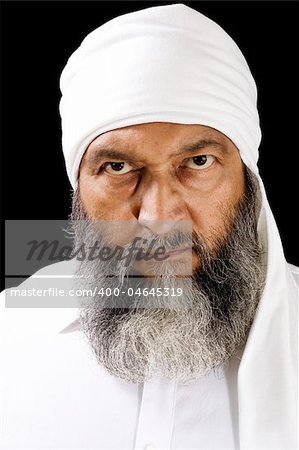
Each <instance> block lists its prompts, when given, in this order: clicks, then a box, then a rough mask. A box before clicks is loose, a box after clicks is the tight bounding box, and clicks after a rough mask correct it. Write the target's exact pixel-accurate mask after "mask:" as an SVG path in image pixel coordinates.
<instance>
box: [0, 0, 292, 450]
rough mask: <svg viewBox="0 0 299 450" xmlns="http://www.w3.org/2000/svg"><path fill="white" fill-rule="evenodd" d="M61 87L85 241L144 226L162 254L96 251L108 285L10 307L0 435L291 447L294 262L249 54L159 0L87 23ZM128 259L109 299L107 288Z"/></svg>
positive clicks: (60, 268) (63, 441)
mask: <svg viewBox="0 0 299 450" xmlns="http://www.w3.org/2000/svg"><path fill="white" fill-rule="evenodd" d="M61 91H62V99H61V104H60V112H61V116H62V129H63V150H64V154H65V160H66V167H67V171H68V175H69V178H70V181H71V183H72V185H73V188H74V197H73V210H72V223H73V231H74V236H75V247H77V248H80V246H81V244H82V243H86V242H87V243H89V244H91V243H92V242H95V241H98V240H99V239H102V241H101V242H102V243H106V244H107V243H108V244H111V243H113V244H115V245H116V244H118V243H121V242H122V243H123V241H124V236H126V239H127V240H126V243H128V242H129V238H128V236H130V239H131V240H132V237H133V236H135V235H139V232H140V235H141V236H142V237H143V238H145V237H146V238H147V239H145V240H144V241H143V242H145V243H148V242H150V241H151V240H152V239H155V240H156V241H155V242H156V243H157V245H159V246H160V248H163V249H164V253H163V255H164V257H165V258H164V259H163V258H162V259H163V260H162V261H161V262H157V261H154V262H152V263H151V262H148V261H137V259H136V260H135V262H134V263H133V264H132V265H129V266H128V265H127V264H126V260H125V259H122V258H118V259H114V260H110V261H108V260H107V259H106V260H105V261H104V260H101V259H93V260H92V261H91V260H90V259H88V260H87V259H86V258H85V259H83V260H81V261H80V264H79V265H78V266H76V275H78V277H77V280H83V281H80V282H82V283H85V285H88V286H89V287H90V286H92V287H93V288H95V287H98V288H99V290H98V291H97V290H96V289H95V290H94V291H93V292H94V293H95V294H94V296H93V298H91V299H89V301H88V303H87V304H86V305H85V307H83V308H81V309H80V310H79V311H77V310H68V311H65V310H62V309H52V310H41V311H33V310H30V309H28V310H19V311H17V310H14V309H10V310H9V309H8V308H6V309H4V310H3V311H2V313H1V319H2V330H3V334H4V339H3V340H2V341H3V343H4V345H3V350H2V352H3V355H4V362H5V364H4V370H3V371H2V374H1V384H2V388H3V391H4V401H3V403H2V406H1V416H2V417H1V418H2V423H3V427H2V428H3V429H2V431H1V444H0V446H1V447H0V448H31V449H33V448H34V449H41V448H44V447H47V448H53V449H62V448H82V449H83V448H84V449H91V448H94V449H95V448H97V449H108V448H109V449H133V448H136V449H146V448H148V449H150V448H151V449H153V448H157V449H176V448H180V449H189V448H190V449H191V448H192V449H204V450H207V449H214V450H215V449H242V450H243V449H244V450H245V449H247V450H249V449H252V450H255V449H277V450H278V449H279V450H282V449H295V448H296V434H297V433H296V431H297V416H296V387H297V385H296V381H297V372H296V323H297V321H296V318H297V313H296V307H297V301H298V287H297V286H296V284H295V282H296V279H295V273H298V272H296V269H295V268H294V267H292V266H290V265H288V264H287V263H286V261H285V258H284V255H283V250H282V245H281V241H280V238H279V234H278V231H277V227H276V224H275V221H274V219H273V216H272V214H271V210H270V207H269V204H268V201H267V198H266V194H265V191H264V187H263V183H262V181H261V179H260V177H259V173H258V169H257V165H256V163H257V159H258V147H259V143H260V128H259V119H258V112H257V109H256V86H255V83H254V80H253V78H252V76H251V73H250V70H249V68H248V66H247V63H246V61H245V59H244V57H243V55H242V53H241V52H240V50H239V49H238V47H237V46H236V44H235V43H234V42H233V41H232V39H231V38H230V37H229V36H228V35H227V34H226V33H225V32H224V31H223V30H222V29H221V28H220V27H219V26H218V25H216V24H215V23H214V22H212V21H211V20H209V19H208V18H206V17H205V16H203V15H202V14H200V13H198V12H197V11H194V10H193V9H191V8H189V7H186V6H185V5H181V4H175V5H167V6H159V7H154V8H149V9H145V10H141V11H137V12H134V13H131V14H126V15H124V16H120V17H117V18H116V19H114V20H112V21H110V22H108V23H106V24H104V25H103V26H101V27H99V28H98V29H96V30H95V31H93V32H92V33H90V34H89V35H88V36H87V37H86V38H85V39H84V41H83V42H82V44H81V46H80V47H79V48H78V49H77V50H76V51H75V52H74V54H73V55H72V56H71V57H70V59H69V61H68V63H67V65H66V67H65V68H64V70H63V73H62V76H61ZM99 221H100V222H101V223H102V224H103V223H104V224H105V223H106V224H107V223H108V224H109V227H108V228H109V229H108V230H106V231H105V232H104V231H103V229H101V232H99V228H97V226H96V224H97V223H98V222H99ZM188 223H189V224H191V233H190V229H189V231H188V229H186V228H185V224H188ZM113 224H114V225H113ZM110 225H111V228H110ZM114 227H115V228H114ZM104 228H105V227H104ZM187 228H188V227H187ZM136 229H138V231H137V232H136V231H135V230H136ZM146 245H147V244H146ZM157 245H156V247H155V248H156V249H157V248H158V247H157ZM150 254H152V252H151V253H150ZM66 266H68V267H69V263H65V262H63V263H59V264H56V265H55V267H56V273H57V274H59V273H61V274H65V271H66V269H65V267H66ZM187 266H188V267H189V272H190V273H189V276H188V270H187V272H184V270H185V269H186V267H187ZM53 267H54V266H53ZM72 270H73V269H72ZM46 274H47V270H42V271H40V272H39V276H40V277H42V276H46ZM134 274H135V275H136V274H137V275H138V276H137V279H138V281H137V282H136V284H135V285H134V283H133V284H132V286H134V287H133V288H132V289H133V296H132V297H130V296H129V295H128V292H129V291H127V292H126V293H124V294H123V299H124V305H122V307H115V305H114V304H113V300H112V299H111V297H110V296H109V294H108V293H107V292H109V291H107V287H110V288H112V289H115V288H117V289H122V287H123V286H124V280H126V279H129V278H130V276H131V275H134ZM111 275H112V276H111ZM131 279H134V276H133V277H131ZM26 283H28V282H25V283H24V284H23V286H24V287H26ZM138 283H139V284H138ZM139 286H143V287H144V286H148V287H149V288H150V289H154V293H155V292H156V293H157V295H158V293H160V292H162V293H164V294H163V296H162V297H163V298H162V299H161V298H160V297H159V298H160V299H158V303H155V300H153V299H152V300H150V301H149V302H148V303H147V304H144V303H142V302H141V298H140V296H138V295H137V290H138V287H139ZM179 286H181V291H178V289H179ZM101 287H102V288H103V287H104V288H105V289H104V291H103V292H104V294H103V292H102V293H101V290H100V288H101ZM170 288H171V289H177V291H176V292H179V294H180V295H179V296H177V297H175V299H174V300H172V299H170V301H169V298H168V299H167V295H166V294H165V292H166V290H167V289H170ZM134 289H135V290H134ZM158 289H160V291H159V290H158ZM8 294H9V292H7V295H8ZM165 299H166V300H168V303H163V301H162V300H165ZM114 300H115V299H114ZM139 300H140V302H139ZM130 302H131V303H130ZM100 304H101V305H102V307H100V306H99V305H100ZM103 305H104V307H103ZM68 315H69V316H70V317H69V318H68V317H66V316H68ZM59 331H60V333H59Z"/></svg>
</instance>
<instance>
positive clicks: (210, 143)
mask: <svg viewBox="0 0 299 450" xmlns="http://www.w3.org/2000/svg"><path fill="white" fill-rule="evenodd" d="M221 141H222V139H221V138H220V139H217V138H216V139H215V138H210V137H208V136H207V137H204V138H199V139H195V140H194V138H193V140H192V139H191V138H190V142H189V143H184V144H183V145H178V147H179V148H178V150H176V151H175V152H172V153H170V154H168V155H165V156H167V158H171V157H176V156H180V155H182V154H184V153H196V152H198V151H201V150H203V149H207V148H216V149H218V150H220V151H223V152H226V151H227V148H226V146H225V145H224V144H223V143H222V142H221ZM130 144H131V148H128V145H130ZM132 145H134V144H132V143H128V142H126V143H125V144H124V143H123V142H121V141H117V139H116V140H115V139H113V142H111V143H108V142H107V143H98V144H96V145H94V146H93V148H92V149H90V150H91V152H90V154H87V159H88V161H89V162H90V163H91V164H96V163H98V162H99V161H101V160H103V159H110V160H119V161H120V160H125V161H128V162H129V161H131V162H139V163H144V162H146V156H147V155H148V154H151V155H153V156H155V157H156V156H157V155H161V150H159V149H157V147H158V146H159V144H156V145H155V146H153V148H154V151H153V152H152V151H147V155H145V156H144V155H140V154H138V143H135V149H134V148H132ZM170 147H171V145H170ZM151 150H152V149H151Z"/></svg>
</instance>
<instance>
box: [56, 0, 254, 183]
mask: <svg viewBox="0 0 299 450" xmlns="http://www.w3.org/2000/svg"><path fill="white" fill-rule="evenodd" d="M60 88H61V92H62V98H61V102H60V114H61V118H62V146H63V152H64V155H65V161H66V168H67V173H68V176H69V179H70V182H71V184H72V186H73V187H75V186H76V183H77V178H78V170H79V166H80V161H81V159H82V156H83V154H84V152H85V150H86V149H87V147H88V145H89V144H90V143H91V142H92V141H93V139H95V138H96V137H97V136H98V135H100V134H102V133H104V132H106V131H110V130H113V129H116V128H120V127H124V126H128V125H136V124H141V123H149V122H172V123H181V124H201V125H205V126H209V127H212V128H215V129H217V130H219V131H221V132H222V133H223V134H225V135H226V136H227V137H228V138H229V139H231V141H232V142H233V143H234V144H235V145H236V146H237V148H238V149H239V151H240V154H241V157H242V159H243V161H244V163H245V164H246V165H247V166H248V167H250V168H251V170H253V171H254V172H256V171H257V168H256V162H257V159H258V147H259V143H260V139H261V132H260V127H259V117H258V112H257V108H256V102H257V90H256V85H255V82H254V79H253V77H252V75H251V73H250V70H249V68H248V65H247V63H246V60H245V58H244V56H243V55H242V53H241V51H240V49H239V48H238V47H237V45H236V44H235V42H234V41H233V40H232V39H231V38H230V37H229V36H228V34H227V33H226V32H225V31H224V30H223V29H222V28H221V27H220V26H219V25H217V24H216V23H215V22H213V21H212V20H210V19H208V18H207V17H205V16H204V15H202V14H201V13H199V12H197V11H195V10H193V9H191V8H189V7H187V6H185V5H183V4H174V5H166V6H158V7H152V8H148V9H144V10H141V11H137V12H133V13H129V14H125V15H122V16H119V17H117V18H115V19H113V20H110V21H109V22H107V23H105V24H104V25H102V26H100V27H99V28H97V29H96V30H94V31H93V32H91V33H90V34H89V35H88V36H87V37H86V38H85V39H84V40H83V42H82V44H81V45H80V47H79V48H78V49H77V50H76V51H75V52H74V53H73V54H72V55H71V57H70V58H69V60H68V62H67V64H66V66H65V68H64V70H63V72H62V74H61V78H60Z"/></svg>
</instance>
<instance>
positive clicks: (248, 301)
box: [72, 171, 264, 383]
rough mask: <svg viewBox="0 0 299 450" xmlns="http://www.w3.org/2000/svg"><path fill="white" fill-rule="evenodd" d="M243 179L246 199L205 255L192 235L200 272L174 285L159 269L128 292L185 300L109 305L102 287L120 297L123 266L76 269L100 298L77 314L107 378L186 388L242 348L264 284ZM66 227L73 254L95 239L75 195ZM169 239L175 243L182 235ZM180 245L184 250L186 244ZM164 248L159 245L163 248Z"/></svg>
mask: <svg viewBox="0 0 299 450" xmlns="http://www.w3.org/2000/svg"><path fill="white" fill-rule="evenodd" d="M246 174H247V176H246V194H245V196H244V198H243V199H242V200H241V202H240V203H239V204H238V206H237V207H236V208H235V210H234V211H233V213H232V212H229V211H225V210H223V221H224V223H225V225H226V233H224V236H222V237H221V238H219V237H216V235H217V231H215V237H214V242H213V246H212V247H211V245H208V244H207V243H206V242H205V240H204V239H203V237H202V236H200V235H198V234H195V233H194V232H193V233H192V247H193V251H194V252H195V253H196V254H197V255H198V257H199V260H200V266H199V267H198V269H196V270H195V271H194V273H193V274H192V276H191V277H189V278H187V279H186V278H184V277H180V278H177V277H176V276H174V275H175V274H176V273H177V271H176V269H173V270H172V269H171V265H168V266H167V265H165V266H164V267H163V270H162V272H163V277H160V276H159V277H156V278H154V279H152V280H150V281H149V280H148V279H146V280H144V279H143V278H142V277H141V278H139V279H138V283H139V284H138V285H136V281H135V280H134V283H135V284H134V289H136V288H137V287H138V286H139V287H140V286H141V287H144V286H147V287H149V288H152V287H154V288H155V289H156V288H157V287H160V288H162V289H163V288H164V287H167V288H170V289H171V288H174V289H176V288H177V287H178V286H181V287H183V298H179V297H178V298H176V300H173V299H170V298H169V297H167V298H166V299H165V297H162V299H161V298H159V299H158V303H155V302H152V303H151V304H150V305H148V304H147V305H146V307H145V306H144V304H141V302H140V297H139V296H133V297H132V296H130V297H129V298H126V296H125V298H122V303H121V305H119V304H117V305H115V304H114V303H113V299H112V298H111V296H110V295H107V296H105V295H103V291H104V292H105V289H106V288H107V287H109V288H111V289H112V291H113V289H115V288H120V290H122V289H123V286H124V280H128V278H127V276H128V268H127V267H125V264H124V262H121V261H119V262H118V263H117V264H118V266H117V268H116V270H115V272H116V273H117V275H116V276H113V277H109V276H107V275H108V274H109V271H110V270H111V268H112V266H111V267H109V264H107V263H106V262H103V261H99V260H96V261H94V262H93V263H91V262H90V261H88V262H86V261H82V263H81V265H80V268H79V270H78V273H77V275H78V277H81V280H82V279H83V280H84V282H85V283H86V287H88V289H92V290H93V289H94V288H97V287H100V288H102V293H101V295H100V296H99V295H95V296H94V297H93V298H91V299H90V298H89V299H88V302H86V303H85V305H84V307H83V308H82V309H81V312H80V321H81V326H82V329H83V331H84V333H85V335H86V337H87V339H88V342H89V344H90V345H91V347H92V349H93V351H94V353H95V355H96V358H97V360H98V362H99V364H101V365H102V366H104V367H105V368H106V370H107V371H108V372H109V373H110V374H112V375H115V376H117V377H119V378H122V379H124V380H126V381H129V382H133V383H142V382H144V381H145V380H148V379H150V378H152V377H153V376H159V377H162V378H166V379H173V378H176V379H177V380H178V381H180V382H188V381H191V380H193V379H196V378H199V377H202V376H204V375H206V374H207V373H209V372H210V371H211V370H216V369H218V368H220V367H222V366H223V365H225V364H226V363H227V362H228V361H229V359H230V358H231V357H232V356H233V355H234V354H235V353H236V352H237V351H238V349H239V348H241V347H242V346H243V345H244V344H245V342H246V338H247V335H248V332H249V330H250V327H251V324H252V322H253V319H254V315H255V312H256V308H257V304H258V300H259V297H260V295H261V292H262V289H263V284H264V271H263V269H262V264H261V255H262V248H261V245H260V244H259V241H258V237H257V232H256V229H257V219H256V217H257V213H258V206H257V200H256V199H257V195H256V194H257V192H256V187H255V182H254V179H253V176H252V175H251V174H249V172H248V171H247V172H246ZM72 219H73V227H74V235H75V244H76V246H77V247H79V246H80V245H81V244H82V242H85V243H86V240H89V241H90V242H92V241H96V240H98V239H99V236H98V234H97V232H96V231H95V229H94V228H93V225H92V221H90V220H88V218H87V215H86V212H85V210H84V207H83V205H82V203H81V200H80V195H79V192H78V191H77V192H76V193H75V195H74V200H73V210H72ZM218 234H219V233H218ZM174 239H177V241H178V240H180V242H181V241H182V240H184V235H183V234H181V235H179V234H178V235H176V236H175V237H174ZM185 239H186V242H187V240H188V237H187V236H186V237H185ZM189 239H190V236H189ZM162 241H163V239H161V240H160V243H162ZM170 241H171V239H170V240H169V239H168V240H166V239H164V243H165V245H169V242H170ZM114 267H115V266H114ZM79 279H80V278H79ZM99 280H100V281H99ZM99 284H100V286H99ZM122 297H123V296H122ZM114 300H115V301H116V302H117V301H118V300H119V298H116V299H114ZM164 300H166V303H163V301H164ZM169 300H171V303H170V304H169V303H168V304H167V302H169ZM112 304H113V306H111V305H112Z"/></svg>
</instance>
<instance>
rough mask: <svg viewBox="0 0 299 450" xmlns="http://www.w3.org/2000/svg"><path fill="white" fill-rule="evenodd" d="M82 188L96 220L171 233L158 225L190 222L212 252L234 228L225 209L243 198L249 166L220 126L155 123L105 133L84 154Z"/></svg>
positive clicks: (88, 213)
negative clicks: (133, 223)
mask: <svg viewBox="0 0 299 450" xmlns="http://www.w3.org/2000/svg"><path fill="white" fill-rule="evenodd" d="M111 163H113V164H112V165H111ZM79 187H80V195H81V200H82V202H83V205H84V208H85V211H86V212H87V215H88V216H89V217H90V218H91V219H94V220H130V221H138V222H139V224H140V225H143V226H148V224H149V223H150V224H151V227H152V228H153V229H152V231H154V232H158V233H159V232H161V233H165V232H166V231H167V230H165V229H163V230H161V229H155V223H156V224H161V222H160V221H174V222H171V223H176V222H178V221H182V220H189V221H191V222H192V226H193V230H194V231H195V232H197V233H198V234H200V235H201V236H202V237H203V238H204V239H205V241H206V242H207V244H208V246H209V247H210V248H211V249H213V245H215V244H214V243H215V237H217V238H222V237H225V235H226V233H227V232H228V230H227V221H226V220H225V217H226V213H229V214H233V211H234V209H235V207H236V206H237V205H238V203H239V202H240V200H241V199H242V197H243V195H244V189H245V176H244V165H243V163H242V160H241V158H240V154H239V151H238V149H237V147H236V146H235V145H234V144H233V143H232V142H231V141H230V140H229V139H228V138H227V137H226V136H225V135H224V134H222V133H221V132H219V131H217V130H215V129H213V128H210V127H206V126H202V125H182V124H173V123H164V122H163V123H162V122H155V123H149V124H141V125H133V126H128V127H124V128H119V129H116V130H112V131H109V132H106V133H103V134H102V135H100V136H98V137H97V138H96V139H95V140H94V141H93V142H92V143H91V144H90V145H89V147H88V148H87V150H86V152H85V154H84V157H83V158H82V162H81V165H80V170H79ZM148 221H150V222H148ZM159 226H160V225H159ZM196 258H197V257H196V256H195V255H193V261H192V267H193V269H194V268H195V267H197V266H198V264H199V261H198V260H197V259H196Z"/></svg>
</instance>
